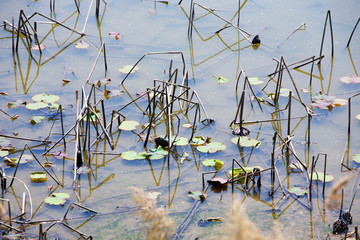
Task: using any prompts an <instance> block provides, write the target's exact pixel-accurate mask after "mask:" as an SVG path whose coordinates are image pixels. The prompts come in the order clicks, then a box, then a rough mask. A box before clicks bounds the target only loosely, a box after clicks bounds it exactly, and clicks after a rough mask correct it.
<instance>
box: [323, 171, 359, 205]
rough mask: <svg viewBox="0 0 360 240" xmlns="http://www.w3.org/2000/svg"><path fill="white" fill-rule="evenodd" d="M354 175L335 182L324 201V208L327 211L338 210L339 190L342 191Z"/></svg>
mask: <svg viewBox="0 0 360 240" xmlns="http://www.w3.org/2000/svg"><path fill="white" fill-rule="evenodd" d="M354 176H355V175H354V174H351V175H348V176H346V177H343V178H342V179H340V180H339V181H337V182H336V183H335V184H334V186H333V187H332V188H331V190H330V194H329V196H328V198H327V199H326V206H327V208H328V209H330V210H333V209H336V208H339V206H340V202H341V191H339V190H341V189H343V188H344V187H345V186H346V185H347V184H348V183H349V182H350V181H351V180H352V179H353V178H354Z"/></svg>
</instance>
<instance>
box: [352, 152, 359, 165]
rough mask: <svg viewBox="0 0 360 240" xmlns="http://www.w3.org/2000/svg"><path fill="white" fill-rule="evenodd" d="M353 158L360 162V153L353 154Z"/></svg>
mask: <svg viewBox="0 0 360 240" xmlns="http://www.w3.org/2000/svg"><path fill="white" fill-rule="evenodd" d="M352 160H354V161H355V162H357V163H360V153H357V154H355V155H353V156H352Z"/></svg>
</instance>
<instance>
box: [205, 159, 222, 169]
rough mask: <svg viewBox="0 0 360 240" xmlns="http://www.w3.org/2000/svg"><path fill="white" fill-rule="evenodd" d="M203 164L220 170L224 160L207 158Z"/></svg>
mask: <svg viewBox="0 0 360 240" xmlns="http://www.w3.org/2000/svg"><path fill="white" fill-rule="evenodd" d="M202 164H203V165H204V166H207V167H215V170H216V171H219V170H220V169H221V168H222V166H223V165H224V162H223V161H220V160H217V159H205V160H204V161H202Z"/></svg>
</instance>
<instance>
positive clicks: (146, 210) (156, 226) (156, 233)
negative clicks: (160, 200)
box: [131, 187, 174, 240]
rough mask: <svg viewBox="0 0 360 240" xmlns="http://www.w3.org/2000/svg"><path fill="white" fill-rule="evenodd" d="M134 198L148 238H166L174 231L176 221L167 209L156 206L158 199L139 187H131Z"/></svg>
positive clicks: (149, 239)
mask: <svg viewBox="0 0 360 240" xmlns="http://www.w3.org/2000/svg"><path fill="white" fill-rule="evenodd" d="M131 191H132V194H131V196H132V199H133V200H134V201H135V204H136V207H137V208H138V211H137V213H136V214H137V215H138V216H139V217H140V218H141V220H142V223H143V224H144V227H145V234H146V239H147V240H166V239H168V238H169V237H170V236H171V235H172V234H173V233H174V222H173V221H172V219H171V218H170V217H169V216H168V215H167V212H166V209H164V208H162V207H157V206H156V200H154V199H150V198H149V197H148V196H147V195H146V193H145V192H144V191H143V190H141V189H138V188H134V187H133V188H131Z"/></svg>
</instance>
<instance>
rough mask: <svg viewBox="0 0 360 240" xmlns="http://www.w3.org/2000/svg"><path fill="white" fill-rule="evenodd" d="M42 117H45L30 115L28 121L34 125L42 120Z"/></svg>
mask: <svg viewBox="0 0 360 240" xmlns="http://www.w3.org/2000/svg"><path fill="white" fill-rule="evenodd" d="M44 119H45V117H43V116H32V117H31V118H30V123H31V124H32V125H35V124H37V123H40V122H42V121H43V120H44Z"/></svg>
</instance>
